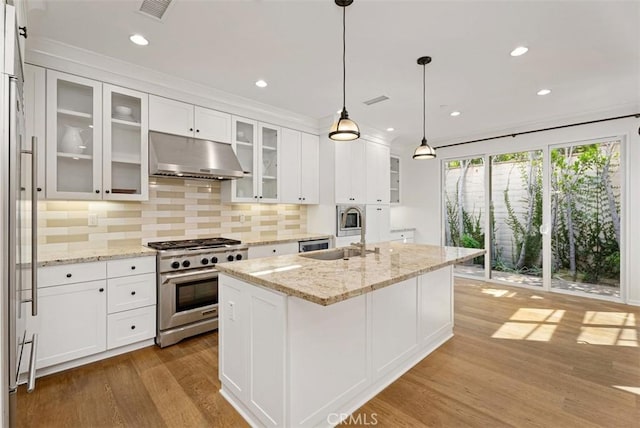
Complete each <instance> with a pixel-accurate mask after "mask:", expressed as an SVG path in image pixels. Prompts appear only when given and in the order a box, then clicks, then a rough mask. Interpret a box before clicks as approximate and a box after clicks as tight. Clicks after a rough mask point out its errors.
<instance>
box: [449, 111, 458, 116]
mask: <svg viewBox="0 0 640 428" xmlns="http://www.w3.org/2000/svg"><path fill="white" fill-rule="evenodd" d="M450 116H453V117H456V116H460V112H459V111H452V112H451V113H450Z"/></svg>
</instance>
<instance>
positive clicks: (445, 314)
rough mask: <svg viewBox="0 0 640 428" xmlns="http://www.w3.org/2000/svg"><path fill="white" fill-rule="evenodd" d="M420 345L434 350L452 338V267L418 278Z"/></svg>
mask: <svg viewBox="0 0 640 428" xmlns="http://www.w3.org/2000/svg"><path fill="white" fill-rule="evenodd" d="M418 296H419V300H420V312H421V313H420V325H419V334H420V338H421V345H422V346H425V347H427V348H432V349H435V348H437V347H438V346H440V345H441V344H442V343H443V342H445V341H446V340H448V339H450V338H451V337H452V336H453V266H447V267H444V268H442V269H438V270H436V271H433V272H429V273H426V274H424V275H422V276H420V277H418Z"/></svg>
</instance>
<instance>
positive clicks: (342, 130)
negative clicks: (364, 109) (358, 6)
mask: <svg viewBox="0 0 640 428" xmlns="http://www.w3.org/2000/svg"><path fill="white" fill-rule="evenodd" d="M335 2H336V4H337V5H338V6H340V7H341V8H342V111H341V112H340V118H339V119H338V120H337V121H336V122H335V123H334V124H333V125H332V126H331V130H330V131H329V138H330V139H332V140H334V141H353V140H357V139H358V138H360V129H359V128H358V125H357V124H356V123H355V122H354V121H353V120H351V119H349V113H347V107H346V103H347V101H346V98H347V97H346V94H347V91H346V83H345V82H346V80H347V67H346V65H345V58H346V51H347V43H346V29H347V27H346V10H347V6H349V5H350V4H351V3H353V0H335Z"/></svg>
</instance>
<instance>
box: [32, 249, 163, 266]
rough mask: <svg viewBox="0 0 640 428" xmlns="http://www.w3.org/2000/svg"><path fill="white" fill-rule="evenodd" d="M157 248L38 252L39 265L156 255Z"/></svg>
mask: <svg viewBox="0 0 640 428" xmlns="http://www.w3.org/2000/svg"><path fill="white" fill-rule="evenodd" d="M155 255H156V250H154V249H152V248H147V247H143V246H142V245H141V246H135V247H126V248H109V249H100V250H73V251H71V250H69V251H51V252H39V253H38V267H45V266H55V265H67V264H73V263H86V262H97V261H102V260H115V259H126V258H130V257H145V256H155Z"/></svg>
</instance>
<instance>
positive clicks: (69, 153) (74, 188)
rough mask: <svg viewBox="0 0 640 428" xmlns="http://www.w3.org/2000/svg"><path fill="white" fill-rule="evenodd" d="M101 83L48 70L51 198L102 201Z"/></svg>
mask: <svg viewBox="0 0 640 428" xmlns="http://www.w3.org/2000/svg"><path fill="white" fill-rule="evenodd" d="M101 86H102V84H101V83H100V82H96V81H94V80H90V79H85V78H82V77H77V76H73V75H70V74H64V73H58V72H55V71H51V70H47V197H48V198H58V199H60V198H66V199H102V177H101V172H102V145H101V142H102V138H101V132H102V105H101V95H102V94H101Z"/></svg>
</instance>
